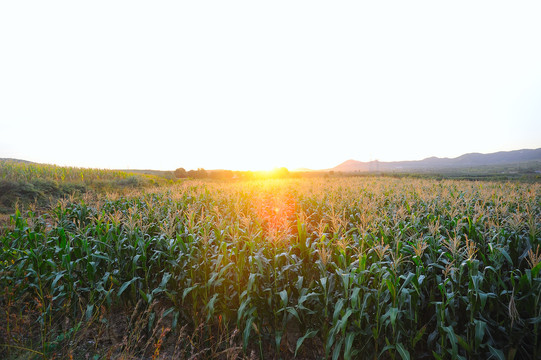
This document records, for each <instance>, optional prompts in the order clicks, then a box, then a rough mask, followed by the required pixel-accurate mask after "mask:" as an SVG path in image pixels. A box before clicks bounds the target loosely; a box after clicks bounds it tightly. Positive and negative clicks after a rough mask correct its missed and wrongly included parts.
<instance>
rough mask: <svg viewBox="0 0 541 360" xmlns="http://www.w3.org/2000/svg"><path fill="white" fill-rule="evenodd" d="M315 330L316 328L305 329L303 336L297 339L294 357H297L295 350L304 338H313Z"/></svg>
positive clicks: (297, 349)
mask: <svg viewBox="0 0 541 360" xmlns="http://www.w3.org/2000/svg"><path fill="white" fill-rule="evenodd" d="M317 332H318V330H311V331H307V332H306V333H305V334H304V336H302V337H301V338H299V339H298V340H297V346H296V347H295V357H297V351H299V349H300V347H301V345H302V343H303V342H304V340H306V339H310V338H313V337H314V336H316V334H317Z"/></svg>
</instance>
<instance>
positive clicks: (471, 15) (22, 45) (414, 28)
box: [0, 0, 541, 170]
mask: <svg viewBox="0 0 541 360" xmlns="http://www.w3.org/2000/svg"><path fill="white" fill-rule="evenodd" d="M540 19H541V2H539V1H532V2H526V1H521V2H511V1H506V2H500V1H470V0H468V1H452V2H450V1H446V2H442V1H396V2H395V1H372V2H361V1H351V2H350V1H326V2H323V1H314V0H310V1H295V0H287V1H277V0H273V1H267V2H262V1H253V0H249V1H222V0H220V1H204V0H201V1H159V2H158V1H146V2H143V1H133V0H130V1H114V0H106V1H87V2H82V1H73V0H70V1H2V2H0V126H1V127H0V157H14V158H20V159H26V160H31V161H37V162H45V163H54V164H59V165H70V166H83V167H99V168H127V167H130V168H153V169H164V170H172V169H175V168H177V167H185V168H186V169H191V168H197V167H204V168H206V169H213V168H227V169H266V168H272V167H275V166H286V167H288V168H290V169H294V168H297V167H308V168H314V169H318V168H328V167H333V166H335V165H338V164H339V163H341V162H342V161H345V160H347V159H356V160H363V161H368V160H374V159H378V160H380V161H391V160H413V159H422V158H425V157H428V156H432V155H435V156H441V157H455V156H459V155H461V154H463V153H467V152H493V151H500V150H515V149H521V148H538V147H541V21H540Z"/></svg>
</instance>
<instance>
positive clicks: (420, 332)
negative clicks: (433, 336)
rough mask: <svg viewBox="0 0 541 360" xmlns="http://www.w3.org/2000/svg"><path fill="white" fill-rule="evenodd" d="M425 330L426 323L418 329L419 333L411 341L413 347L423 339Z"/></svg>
mask: <svg viewBox="0 0 541 360" xmlns="http://www.w3.org/2000/svg"><path fill="white" fill-rule="evenodd" d="M425 331H426V325H425V326H423V327H422V328H421V329H420V330H419V331H417V334H416V335H415V337H414V338H413V341H412V343H411V345H412V347H414V348H415V345H416V344H417V343H418V342H419V340H421V339H422V337H423V335H424V334H425Z"/></svg>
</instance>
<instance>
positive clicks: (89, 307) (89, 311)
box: [85, 304, 94, 321]
mask: <svg viewBox="0 0 541 360" xmlns="http://www.w3.org/2000/svg"><path fill="white" fill-rule="evenodd" d="M93 311H94V304H90V305H87V306H86V312H85V316H86V321H90V319H92V312H93Z"/></svg>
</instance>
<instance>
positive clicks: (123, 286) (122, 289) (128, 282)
mask: <svg viewBox="0 0 541 360" xmlns="http://www.w3.org/2000/svg"><path fill="white" fill-rule="evenodd" d="M139 279H140V277H138V276H136V277H134V278H133V279H131V280H129V281H126V282H125V283H124V284H122V286H121V287H120V289H119V290H118V293H117V296H118V297H120V295H122V293H123V292H124V290H126V288H127V287H128V286H130V285H131V284H133V283H134V282H135V281H137V280H139Z"/></svg>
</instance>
